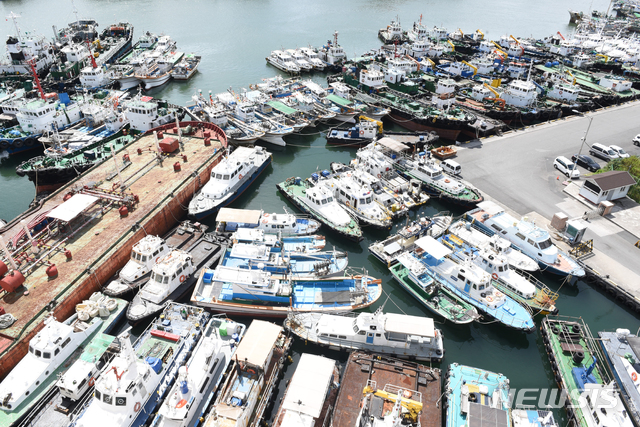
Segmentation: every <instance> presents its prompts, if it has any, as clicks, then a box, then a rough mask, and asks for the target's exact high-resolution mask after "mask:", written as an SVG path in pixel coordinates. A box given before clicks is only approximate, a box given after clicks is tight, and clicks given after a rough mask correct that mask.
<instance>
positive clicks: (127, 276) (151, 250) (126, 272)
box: [104, 235, 171, 296]
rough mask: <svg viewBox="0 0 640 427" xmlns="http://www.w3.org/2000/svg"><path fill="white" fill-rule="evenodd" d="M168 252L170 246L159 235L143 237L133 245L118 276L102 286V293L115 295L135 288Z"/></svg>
mask: <svg viewBox="0 0 640 427" xmlns="http://www.w3.org/2000/svg"><path fill="white" fill-rule="evenodd" d="M169 252H171V248H170V247H169V245H167V244H166V242H165V241H164V239H162V238H161V237H158V236H153V235H148V236H145V237H143V238H142V240H140V241H139V242H138V243H136V244H135V245H133V248H132V249H131V257H130V258H129V261H127V263H126V264H125V266H124V267H123V268H122V270H120V272H119V273H118V277H117V278H116V279H115V280H113V281H112V282H111V283H109V284H108V285H107V287H106V288H104V293H105V294H107V295H111V296H116V295H122V294H124V293H127V292H129V291H132V290H134V289H136V288H137V287H138V286H140V284H141V283H142V281H144V280H145V279H146V278H147V277H148V276H149V274H150V273H151V269H152V268H153V267H154V266H155V265H156V264H157V263H158V262H160V260H161V259H162V258H164V257H165V256H166V255H168V254H169Z"/></svg>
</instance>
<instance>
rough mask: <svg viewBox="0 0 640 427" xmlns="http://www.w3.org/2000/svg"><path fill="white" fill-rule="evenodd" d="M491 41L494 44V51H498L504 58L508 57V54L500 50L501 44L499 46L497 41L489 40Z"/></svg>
mask: <svg viewBox="0 0 640 427" xmlns="http://www.w3.org/2000/svg"><path fill="white" fill-rule="evenodd" d="M491 43H493V44H494V45H496V51H497V52H498V53H500V54H501V55H502V56H504V57H505V58H507V57H509V55H507V54H506V52H505V51H504V50H502V46H500V45H499V44H498V43H496V42H494V41H493V40H492V41H491Z"/></svg>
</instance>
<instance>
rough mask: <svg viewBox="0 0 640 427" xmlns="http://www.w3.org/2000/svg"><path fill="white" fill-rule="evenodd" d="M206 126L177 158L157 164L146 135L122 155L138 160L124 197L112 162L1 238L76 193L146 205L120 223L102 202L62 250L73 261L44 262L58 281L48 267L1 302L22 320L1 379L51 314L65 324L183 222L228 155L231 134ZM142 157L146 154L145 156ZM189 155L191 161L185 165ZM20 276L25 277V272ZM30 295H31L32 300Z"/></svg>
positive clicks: (0, 335) (6, 343)
mask: <svg viewBox="0 0 640 427" xmlns="http://www.w3.org/2000/svg"><path fill="white" fill-rule="evenodd" d="M185 126H187V123H185V122H183V123H181V127H185ZM206 126H207V127H209V129H204V130H203V129H198V130H197V131H196V132H195V133H194V134H192V135H188V136H186V135H185V136H183V147H182V148H180V149H179V150H178V151H176V152H174V153H171V154H163V155H162V156H161V159H162V161H159V160H157V158H158V155H157V151H156V149H155V137H154V135H153V134H145V135H143V136H141V137H140V138H138V139H137V140H135V141H134V142H132V143H131V144H130V145H128V146H126V147H125V148H123V149H122V150H120V151H118V152H117V153H116V158H117V160H118V162H119V164H120V166H122V159H123V156H124V155H125V154H128V155H129V158H130V160H131V165H129V166H128V167H127V168H125V169H123V170H122V171H121V177H122V180H123V181H124V182H125V186H126V188H125V190H124V192H122V193H121V192H112V189H113V188H114V187H115V186H116V185H117V183H119V179H118V177H117V175H116V176H115V177H112V178H111V179H110V180H109V178H110V176H111V175H113V174H114V172H115V163H114V161H113V160H112V159H109V160H107V161H105V162H103V163H101V164H100V165H96V166H95V167H93V168H92V169H90V170H88V171H87V172H85V173H84V174H83V175H82V176H80V177H78V178H77V179H75V180H73V181H71V182H70V183H69V184H67V185H65V186H64V187H62V188H60V189H59V190H58V191H56V192H55V193H53V194H52V195H51V196H49V197H48V198H47V199H45V200H44V201H43V202H42V203H41V204H40V205H39V207H37V208H35V209H32V210H28V211H27V212H25V213H24V214H22V215H21V216H19V217H18V218H16V219H14V220H13V221H12V222H10V223H9V224H7V226H5V227H4V228H3V229H1V230H0V235H2V236H4V240H5V241H6V242H8V241H10V240H11V238H12V237H13V236H14V235H15V234H16V233H18V232H20V230H21V229H22V225H21V223H20V220H21V219H23V220H25V221H26V222H27V223H29V221H31V220H32V219H33V218H34V217H36V216H38V215H41V214H42V213H44V212H47V211H49V210H51V209H53V208H55V207H56V206H58V205H60V204H61V203H63V198H64V197H65V195H66V194H68V193H69V192H75V191H79V190H80V189H82V188H86V187H92V188H96V189H100V190H103V191H105V192H111V193H112V194H114V195H117V196H121V195H123V194H125V195H129V196H133V195H135V196H137V197H138V199H139V202H138V203H136V204H135V206H134V209H132V210H130V212H129V214H128V216H126V217H121V216H120V214H119V212H118V207H119V205H117V204H116V203H113V204H109V195H107V197H105V198H104V199H101V201H99V202H98V203H97V204H96V205H94V206H93V207H91V208H89V209H88V210H87V211H85V214H86V215H85V218H86V217H87V216H89V215H93V216H94V217H93V219H92V220H90V221H89V222H88V223H87V224H86V226H85V227H84V228H82V229H81V230H80V231H78V232H77V234H75V235H74V236H73V237H71V238H69V240H67V241H66V242H64V243H63V244H61V245H60V248H64V249H68V250H69V251H71V254H72V259H70V260H68V259H67V257H66V256H65V254H64V250H62V251H54V252H53V253H52V254H51V255H50V256H47V257H46V258H45V262H50V263H53V264H55V265H56V267H57V269H58V275H57V277H55V278H49V277H47V275H46V267H47V264H46V263H40V264H39V265H38V266H37V267H35V268H34V269H33V270H32V271H30V272H27V273H25V277H26V281H25V283H24V285H23V286H21V287H20V288H18V289H17V290H16V291H15V292H12V293H6V292H2V293H1V294H0V306H2V307H3V308H4V309H5V310H6V312H7V313H11V314H13V315H14V316H15V317H17V319H18V320H17V321H16V322H15V323H14V324H13V325H12V326H11V327H10V328H8V329H4V330H1V331H0V349H1V351H2V354H0V378H3V377H4V376H5V375H6V374H7V373H8V372H9V370H10V369H11V368H12V367H13V366H14V365H15V363H17V361H18V360H19V358H20V357H21V355H24V354H26V345H25V343H24V341H28V340H29V339H30V338H31V337H32V336H33V335H34V334H35V333H36V332H37V331H38V330H39V329H40V328H41V324H42V320H43V318H44V317H45V316H46V315H47V314H48V313H49V311H50V310H53V312H54V314H55V315H56V317H58V318H60V319H65V318H66V317H68V316H69V315H71V314H72V313H73V312H74V307H75V304H77V303H78V302H81V301H82V300H83V299H87V298H88V297H89V296H90V295H91V293H92V292H94V291H96V290H98V289H99V288H100V286H102V285H104V284H105V282H106V281H107V280H108V279H109V278H110V277H111V276H112V275H113V274H114V273H115V272H116V271H117V270H118V269H119V268H121V267H122V266H123V265H124V264H125V263H126V261H127V260H128V258H129V254H130V252H131V247H132V246H133V244H135V243H136V242H137V241H138V240H140V239H141V238H142V237H144V236H145V235H146V233H148V234H155V235H163V234H165V233H166V232H167V231H168V230H169V229H170V228H171V227H173V226H174V225H175V224H177V222H178V221H179V220H181V219H183V217H184V216H185V215H186V206H188V203H189V200H190V199H191V197H192V196H193V194H194V192H195V191H197V190H198V189H199V188H200V187H202V186H203V185H204V184H205V183H206V182H207V181H208V179H209V174H210V171H211V169H212V168H213V166H214V165H215V164H217V163H218V162H219V161H220V159H221V158H222V154H223V153H224V149H223V148H224V147H226V136H225V135H224V133H223V132H222V131H220V130H219V129H218V128H216V127H215V126H213V127H211V124H206ZM171 127H175V124H169V125H165V126H164V127H163V128H164V130H165V133H166V134H167V135H166V136H175V135H173V134H171V133H172V131H171V129H170V128H171ZM173 131H175V129H173ZM203 131H206V132H210V135H211V145H209V146H205V145H204V140H203ZM218 132H219V133H218ZM138 149H140V150H141V154H138ZM183 155H185V156H186V158H187V161H184V158H183ZM176 162H179V163H180V167H181V170H180V171H179V172H175V171H174V166H173V165H174V163H176ZM75 222H77V220H75V221H72V222H71V227H70V228H71V229H75V230H77V229H78V224H77V223H75ZM82 222H84V218H83V220H82ZM66 236H68V233H59V234H58V235H57V236H56V237H54V238H51V239H49V240H48V241H47V242H46V244H47V245H51V246H55V245H56V244H57V243H59V242H60V241H61V240H62V239H63V238H65V237H66ZM44 252H46V250H45V249H40V251H39V253H38V255H35V254H30V256H32V257H33V256H37V257H40V256H42V254H43V253H44ZM3 257H4V256H3ZM36 259H37V258H36ZM7 264H8V263H7ZM19 269H20V270H21V271H24V270H25V269H24V264H23V265H21V266H19ZM25 291H28V294H27V295H25ZM18 344H21V345H18ZM17 347H20V348H19V349H17ZM10 353H11V354H10Z"/></svg>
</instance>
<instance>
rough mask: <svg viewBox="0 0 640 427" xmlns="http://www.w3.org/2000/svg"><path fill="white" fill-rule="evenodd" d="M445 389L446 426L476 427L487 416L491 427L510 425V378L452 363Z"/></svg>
mask: <svg viewBox="0 0 640 427" xmlns="http://www.w3.org/2000/svg"><path fill="white" fill-rule="evenodd" d="M444 389H445V390H446V392H445V399H446V406H445V408H446V420H445V426H447V427H460V426H469V427H477V426H480V425H484V424H483V422H482V420H488V419H490V420H492V421H491V425H492V426H496V427H508V426H511V413H510V407H509V379H508V378H507V377H505V376H504V375H502V374H496V373H493V372H490V371H485V370H484V369H479V368H473V367H471V366H465V365H458V364H457V363H453V364H451V365H450V366H449V370H448V372H447V379H446V381H445V386H444ZM534 425H535V424H534Z"/></svg>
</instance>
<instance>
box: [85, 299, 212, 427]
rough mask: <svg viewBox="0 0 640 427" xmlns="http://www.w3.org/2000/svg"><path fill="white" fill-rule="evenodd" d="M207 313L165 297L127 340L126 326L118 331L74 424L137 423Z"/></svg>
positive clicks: (125, 426) (198, 334) (170, 378)
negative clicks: (115, 348) (114, 350)
mask: <svg viewBox="0 0 640 427" xmlns="http://www.w3.org/2000/svg"><path fill="white" fill-rule="evenodd" d="M208 320H209V314H208V313H207V312H206V311H204V310H203V309H201V308H197V307H191V306H186V305H182V304H177V303H170V304H168V305H167V306H166V307H164V309H163V310H162V315H161V316H159V317H158V318H156V319H155V320H154V321H153V322H152V323H151V324H150V325H149V327H148V328H147V329H146V330H145V331H144V332H143V333H142V334H141V335H140V337H139V338H138V340H137V341H136V342H135V344H133V345H131V341H130V338H129V336H130V335H129V332H125V333H124V334H123V335H121V336H120V337H119V339H120V346H121V349H120V353H119V354H118V355H117V356H116V357H115V358H113V360H112V361H111V362H110V363H108V364H106V365H105V366H104V368H103V369H102V371H101V372H100V375H99V376H98V378H97V379H96V382H95V391H94V393H93V396H91V397H90V398H89V399H88V400H87V401H86V403H84V406H83V408H82V410H81V411H79V413H78V415H77V417H75V419H74V422H73V425H74V426H75V427H89V426H91V427H95V426H102V425H106V426H114V427H115V426H117V427H140V426H142V425H145V424H146V423H147V421H148V420H149V418H150V417H151V415H152V414H153V413H154V412H155V411H156V409H157V408H158V406H159V405H160V404H161V403H162V400H163V399H164V398H165V397H166V395H167V392H168V391H169V390H170V386H171V384H172V383H173V382H174V381H175V380H176V379H177V377H178V374H179V367H180V366H181V365H182V364H184V363H186V362H187V360H188V358H189V356H190V355H191V353H192V351H193V349H194V347H195V346H196V345H197V344H198V342H199V341H200V339H201V338H202V325H206V324H207V321H208Z"/></svg>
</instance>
